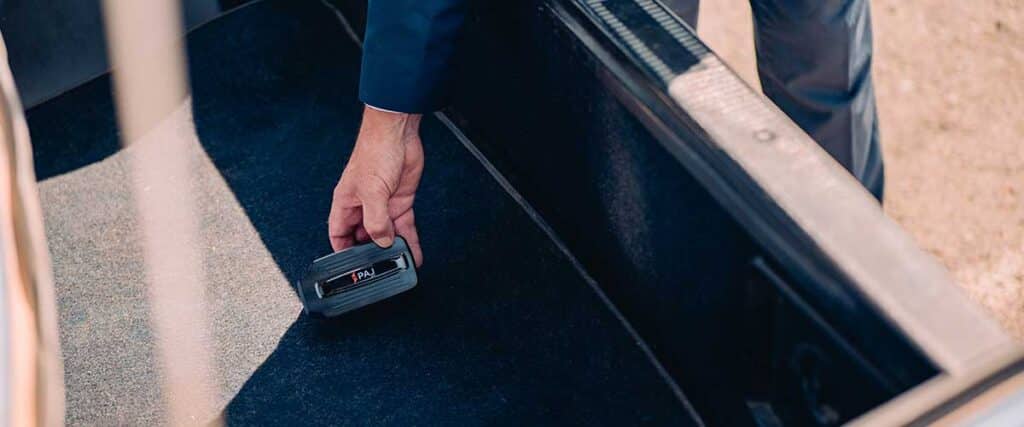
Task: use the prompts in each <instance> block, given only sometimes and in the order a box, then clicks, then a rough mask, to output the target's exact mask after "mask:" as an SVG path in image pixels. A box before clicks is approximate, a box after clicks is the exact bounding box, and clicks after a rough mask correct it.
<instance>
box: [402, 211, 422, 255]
mask: <svg viewBox="0 0 1024 427" xmlns="http://www.w3.org/2000/svg"><path fill="white" fill-rule="evenodd" d="M395 230H396V231H397V232H398V235H399V236H402V237H403V238H404V239H405V243H406V244H408V245H409V251H410V252H412V258H413V260H414V261H415V262H416V266H417V267H419V266H422V265H423V249H422V248H420V235H419V233H417V232H416V218H415V215H413V212H412V209H409V210H408V211H405V213H403V214H402V215H400V216H399V217H398V218H395Z"/></svg>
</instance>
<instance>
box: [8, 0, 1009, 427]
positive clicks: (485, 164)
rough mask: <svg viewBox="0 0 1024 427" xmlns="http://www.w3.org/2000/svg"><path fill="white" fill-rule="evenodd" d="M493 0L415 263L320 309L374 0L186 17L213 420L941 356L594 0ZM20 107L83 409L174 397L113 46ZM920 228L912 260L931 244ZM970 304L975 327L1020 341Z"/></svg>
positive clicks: (738, 377) (823, 407)
mask: <svg viewBox="0 0 1024 427" xmlns="http://www.w3.org/2000/svg"><path fill="white" fill-rule="evenodd" d="M500 3H503V4H500V5H499V4H490V5H477V6H475V7H474V9H473V10H472V11H471V15H470V16H471V19H470V22H469V24H468V28H467V30H466V37H464V40H465V41H464V49H463V54H462V56H461V58H462V63H461V64H460V66H459V67H458V71H457V75H456V81H457V82H458V83H459V84H457V85H456V87H457V89H456V91H455V92H456V93H455V94H454V96H453V102H452V104H451V105H452V106H451V107H450V108H449V109H448V110H446V111H445V112H444V113H443V114H437V115H433V116H430V117H428V118H426V119H425V120H424V125H423V135H422V137H423V144H424V147H425V150H426V170H425V173H424V176H423V181H422V183H421V187H420V190H419V193H418V197H417V200H416V215H417V218H416V219H417V225H418V229H419V231H420V234H421V240H422V241H423V249H424V253H425V264H424V266H423V267H422V269H421V270H420V272H419V273H420V279H419V285H418V286H417V287H416V288H415V289H414V290H412V291H410V292H408V293H405V294H403V295H400V296H398V297H395V298H393V299H391V300H388V301H385V302H382V303H380V304H376V305H374V306H371V307H368V308H366V309H363V310H360V311H358V312H355V313H351V314H349V315H346V316H343V317H342V318H339V319H337V320H333V321H330V322H317V321H314V320H312V319H310V318H308V317H307V316H305V315H303V314H301V313H300V311H301V309H300V304H299V302H298V299H297V297H296V295H295V290H294V284H295V283H296V282H297V281H298V280H299V278H300V276H301V274H302V272H303V270H304V269H305V267H306V266H307V265H308V264H309V263H310V262H311V261H312V260H313V259H315V258H317V257H319V256H321V255H323V254H325V253H327V252H329V251H330V246H329V242H328V239H327V232H326V224H325V220H326V218H327V213H328V211H329V209H330V197H331V194H332V190H333V187H334V185H335V183H336V181H337V179H338V177H339V175H340V173H341V170H342V168H343V166H344V163H345V160H346V159H347V157H348V155H349V154H350V152H351V149H352V144H353V141H354V139H355V136H356V132H357V130H358V127H359V120H360V112H361V111H362V108H363V106H362V104H361V103H360V102H359V100H358V98H357V94H356V90H357V83H358V75H359V62H360V61H359V58H360V50H359V44H358V40H355V39H353V38H352V37H351V34H352V33H353V32H352V31H350V30H351V29H352V28H353V26H354V28H355V33H359V28H360V22H361V20H362V17H361V6H360V4H359V3H358V2H344V3H342V2H339V4H338V5H336V7H338V8H340V11H339V10H337V9H335V6H332V5H330V4H328V3H321V2H316V1H273V0H268V1H261V2H255V3H250V4H247V5H244V6H241V7H239V8H237V9H234V10H233V11H231V12H229V13H226V14H224V15H223V16H221V17H219V18H217V19H215V20H213V21H211V22H208V23H206V24H204V25H202V26H200V27H198V28H197V29H194V30H192V31H191V32H190V33H189V34H188V36H187V47H188V62H189V78H190V80H191V87H192V92H191V97H190V98H189V99H186V100H183V102H182V104H181V106H180V107H179V108H178V110H176V111H173V112H171V113H170V114H169V115H168V118H167V119H166V120H165V123H164V125H166V126H171V127H174V128H180V129H184V130H185V131H184V132H183V133H182V134H183V135H187V137H185V138H182V139H181V141H180V143H181V144H185V145H186V148H185V151H186V152H187V153H188V155H189V159H188V161H189V165H190V166H189V167H190V176H187V177H168V179H174V180H177V181H178V182H180V184H181V191H189V192H192V193H193V194H194V195H195V196H194V197H195V199H196V200H197V201H198V203H197V211H196V212H195V216H196V221H197V224H198V227H199V232H200V233H199V234H200V235H199V236H198V239H197V241H196V246H197V247H196V248H195V250H196V251H197V253H198V254H199V257H200V259H201V260H202V267H203V274H202V280H203V283H202V288H203V289H204V294H203V295H202V297H201V301H202V309H203V312H204V313H205V316H206V317H205V319H181V322H182V325H183V329H184V330H188V328H190V327H192V326H196V325H198V326H196V327H204V328H206V329H207V330H208V331H209V333H208V334H207V340H208V341H207V342H205V345H204V348H205V349H206V351H207V352H208V357H209V359H210V360H211V361H212V372H213V374H214V375H213V376H214V378H211V379H210V384H211V385H210V387H211V390H208V392H209V394H210V395H211V396H213V398H214V400H215V402H214V405H213V406H214V407H215V408H217V409H218V411H219V412H218V413H196V414H192V415H193V416H194V417H195V419H196V421H197V422H202V421H206V420H212V419H215V418H218V417H220V418H221V419H222V420H223V421H226V422H227V423H229V424H247V425H248V424H282V423H295V422H300V421H301V422H303V423H306V424H356V425H363V424H395V425H409V424H452V425H464V424H608V425H621V424H656V425H664V424H674V425H678V424H682V425H700V424H701V423H702V422H707V423H710V424H724V423H734V424H746V425H775V424H777V423H780V422H781V423H785V424H817V425H831V424H836V423H840V422H843V421H848V420H850V419H852V418H854V417H856V416H858V415H861V414H864V413H865V412H867V411H869V410H870V409H871V408H873V407H875V406H877V405H879V404H881V403H883V402H885V401H886V400H888V399H890V398H892V397H893V396H896V395H898V394H899V393H901V392H903V391H905V390H907V389H909V388H911V387H914V386H916V385H918V384H920V383H921V382H923V381H925V380H926V379H928V378H930V377H932V376H934V375H935V374H937V373H939V372H941V371H943V370H945V369H946V368H947V367H946V366H943V364H944V363H946V362H945V361H946V359H941V358H940V357H938V356H935V354H934V353H931V351H932V349H933V348H934V346H933V347H928V345H926V344H925V345H923V344H921V343H919V342H918V341H916V340H915V339H914V337H913V336H912V335H913V334H912V333H911V332H913V331H910V330H908V328H907V327H906V326H905V325H901V324H899V323H898V322H897V321H896V320H894V318H895V319H897V320H899V319H901V318H904V317H901V316H896V315H893V314H892V312H891V311H888V312H887V311H886V308H887V307H888V306H881V307H880V305H879V304H880V303H878V302H877V301H875V300H874V299H873V297H872V295H873V294H871V293H870V292H869V291H865V290H864V289H862V288H861V287H860V286H861V285H860V283H861V282H860V281H858V279H857V278H856V277H852V276H850V275H847V274H844V271H845V270H844V267H846V265H845V264H844V261H843V260H842V259H838V260H837V259H836V257H834V256H833V255H832V254H831V253H830V252H829V251H827V250H825V249H826V248H823V247H822V243H821V242H820V241H819V240H815V239H817V238H819V237H820V235H819V234H818V233H815V232H814V231H815V230H813V229H810V227H809V226H808V225H806V224H805V223H801V222H800V221H796V220H793V221H789V220H788V218H789V217H788V216H785V215H784V214H786V213H787V212H789V211H787V209H788V208H787V207H786V206H781V204H777V203H775V201H774V199H773V198H772V194H770V191H768V190H764V189H762V188H761V187H758V186H757V185H753V184H743V185H746V187H743V186H741V185H740V184H736V182H737V181H728V179H731V178H729V177H731V176H739V175H741V172H744V171H745V169H744V167H743V166H742V165H739V166H735V168H736V169H735V170H730V169H722V168H718V169H714V170H713V171H712V172H709V170H710V169H709V170H705V169H701V167H697V166H694V164H696V163H691V162H688V161H687V160H685V158H688V157H686V156H691V157H693V158H698V157H701V156H706V157H707V158H717V157H715V156H721V157H722V158H726V157H728V156H725V155H723V154H722V153H726V154H728V153H727V150H725V149H722V148H716V147H715V146H714V145H713V144H712V143H713V142H714V141H713V138H710V137H708V133H709V132H705V131H702V130H700V129H699V126H697V124H695V123H693V122H686V121H681V122H680V123H676V124H675V125H676V126H679V127H678V128H673V127H671V126H669V127H666V126H664V123H662V122H659V121H658V120H653V119H651V117H654V116H657V115H658V114H661V112H659V111H653V112H652V111H651V110H650V106H651V105H662V104H664V103H665V102H666V100H667V99H668V94H667V92H665V91H663V90H660V89H657V88H656V87H654V86H652V85H647V86H644V85H640V86H637V84H638V83H637V82H640V83H643V82H648V83H649V82H650V81H651V80H650V79H648V77H646V76H647V75H646V74H644V72H643V70H642V69H636V70H634V69H631V68H630V64H632V63H633V62H632V61H633V58H631V57H629V56H628V55H624V56H615V55H619V54H615V55H611V56H608V55H609V53H608V52H610V51H609V50H608V49H610V48H609V46H611V47H616V46H619V45H618V44H616V43H614V42H608V41H607V40H605V39H602V38H601V37H602V35H604V36H607V34H606V33H605V32H604V30H602V29H601V28H600V27H595V26H593V25H594V24H592V23H590V22H591V21H588V20H587V19H586V18H587V17H588V16H589V15H586V14H582V13H580V11H579V10H583V9H582V6H580V8H581V9H579V10H577V9H572V7H570V6H566V5H571V4H573V3H572V2H558V1H554V2H538V3H536V4H533V3H532V2H523V3H519V2H500ZM608 3H609V5H611V4H612V3H623V4H624V3H626V2H608ZM640 3H642V2H637V4H640ZM651 4H654V3H651ZM609 7H610V6H609ZM652 7H659V8H660V6H658V5H656V4H655V6H652ZM638 10H640V9H636V10H633V9H629V8H628V7H626V6H623V8H621V9H616V10H614V11H613V12H615V13H619V14H620V15H621V16H623V17H627V16H636V14H637V13H639V12H637V11H638ZM340 18H347V20H346V19H340ZM350 23H351V25H350ZM655 32H657V31H655ZM662 33H664V34H662ZM662 33H658V34H642V33H641V34H640V37H641V38H644V37H655V38H656V37H662V36H665V35H666V34H668V35H670V36H673V35H672V34H671V32H670V31H667V30H664V31H662ZM673 37H674V36H673ZM608 39H609V40H612V39H613V38H612V37H610V36H609V37H608ZM672 55H676V54H672ZM708 55H709V57H711V56H713V55H710V53H708ZM702 59H703V58H700V57H692V58H686V57H677V62H678V63H680V64H683V65H681V66H684V67H691V66H693V64H696V63H701V61H702ZM686 61H691V62H692V63H693V64H691V63H687V62H686ZM687 64H689V65H687ZM616 67H619V68H616ZM623 70H625V71H623ZM730 75H731V74H730ZM623 76H626V77H625V78H624V77H623ZM733 77H734V76H733ZM652 88H654V89H652ZM659 90H660V92H659ZM652 94H653V95H652ZM759 102H764V101H759ZM669 113H671V114H679V112H678V111H676V110H671V109H670V111H668V113H665V114H669ZM27 119H28V123H29V126H30V130H31V136H32V139H33V144H34V154H35V163H36V172H37V175H38V177H39V189H40V195H41V200H42V204H43V207H44V210H45V224H46V231H47V235H48V239H49V246H50V251H51V253H52V257H53V260H54V269H55V279H56V287H57V289H56V290H57V298H58V306H59V310H60V323H61V325H60V338H61V341H62V346H63V350H64V364H65V382H66V388H67V393H66V398H67V420H68V423H69V424H96V423H106V422H111V421H113V422H124V423H128V422H130V423H133V424H141V423H146V424H149V423H155V422H158V421H160V420H162V419H164V417H165V416H166V415H165V412H166V406H165V404H164V402H163V399H164V396H163V395H162V394H161V393H162V392H161V383H162V381H163V380H164V378H163V377H162V373H161V371H160V368H159V363H158V360H157V355H156V354H157V352H156V351H155V350H154V348H155V344H154V342H156V341H157V340H159V339H161V338H162V337H160V336H157V335H156V334H155V333H154V332H153V331H152V328H151V327H150V321H151V319H150V316H151V314H150V313H151V304H155V303H158V302H156V301H151V300H150V299H149V294H148V293H147V272H146V270H145V265H144V263H143V262H141V259H142V258H143V249H142V245H141V243H140V242H141V239H142V238H143V231H142V230H141V227H140V225H139V220H138V218H137V213H136V212H135V210H134V207H135V205H134V204H133V193H132V187H131V186H130V185H127V184H126V183H127V182H129V181H130V180H131V174H132V169H131V168H130V167H129V165H130V163H131V162H132V160H133V158H134V157H135V156H138V155H140V153H142V152H144V151H145V150H152V149H154V148H153V147H151V146H147V145H146V144H138V145H132V146H130V147H127V148H123V147H121V145H120V144H119V140H118V138H119V131H118V127H117V122H116V116H115V111H114V101H113V98H112V93H111V80H110V76H109V74H104V75H100V76H99V77H96V78H94V79H92V80H89V81H87V82H85V83H83V84H81V85H78V86H77V87H75V88H74V89H72V90H69V91H66V92H63V93H61V94H60V95H59V96H56V97H54V98H51V99H49V100H46V101H45V102H42V103H39V104H38V105H35V106H34V107H32V108H31V109H29V111H28V112H27ZM694 120H696V119H694ZM168 123H169V124H168ZM659 123H661V124H660V125H659ZM659 126H661V127H659ZM193 130H194V132H193ZM666 135H668V136H666ZM669 136H671V137H675V138H681V139H684V140H686V141H690V143H692V144H693V146H696V147H703V148H699V149H697V150H696V151H693V152H686V153H682V152H679V151H674V149H673V148H672V146H671V145H666V143H665V141H666V139H670V138H669ZM708 141H711V142H708ZM701 150H704V151H701ZM680 153H682V154H680ZM687 153H689V154H687ZM833 169H834V170H833ZM833 169H828V170H827V172H828V173H829V174H839V173H841V172H840V171H839V170H838V167H837V166H833ZM716 174H720V175H722V176H725V177H726V178H723V179H725V180H726V182H728V183H731V184H730V185H731V186H730V185H725V184H716V183H717V182H719V181H716V180H715V179H714V178H715V177H717V176H718V175H716ZM730 174H731V175H730ZM744 176H745V175H744ZM836 176H839V175H836ZM709 177H710V178H709ZM831 177H832V175H827V176H825V178H828V179H831ZM737 179H738V178H737ZM843 179H846V178H845V177H844V178H843ZM755 181H756V180H755ZM840 181H841V182H840V184H842V185H845V186H849V187H851V188H852V186H853V184H851V183H850V182H848V181H852V180H848V181H842V180H840ZM755 184H756V182H755ZM726 187H728V188H731V189H732V190H730V191H732V193H729V192H727V191H726V190H725V188H726ZM737 188H739V189H738V190H737ZM844 188H845V187H844ZM850 191H853V190H850ZM857 191H860V190H857ZM733 193H736V194H739V196H728V197H727V196H723V194H733ZM858 194H859V193H858ZM730 197H732V198H730ZM858 197H863V199H864V202H863V203H868V202H867V200H868V196H866V193H865V195H863V196H858ZM737 200H745V201H747V202H746V203H747V204H743V203H740V202H738V201H737ZM860 200H861V199H857V201H858V203H861V202H860ZM751 203H753V204H752V205H751ZM751 206H753V208H751ZM780 212H781V213H780ZM752 218H753V219H752ZM779 218H787V220H786V221H783V220H779ZM776 220H777V221H781V222H778V223H776V222H773V221H776ZM868 220H869V224H868V226H867V228H871V227H875V225H876V224H875V222H881V221H882V220H881V215H880V214H877V218H875V217H870V218H869V219H868ZM758 221H760V222H758ZM787 221H788V222H787ZM871 221H875V222H871ZM777 224H783V225H782V226H779V225H777ZM809 229H810V231H809ZM765 230H769V231H765ZM771 230H774V231H771ZM779 230H781V231H779ZM888 230H889V229H888V228H885V229H884V231H886V232H888ZM772 233H778V235H776V234H772ZM765 236H770V237H765ZM771 236H774V237H771ZM779 236H781V237H779ZM808 236H810V237H808ZM773 239H774V240H773ZM787 239H789V240H792V241H796V242H801V244H803V246H800V245H797V246H796V249H793V248H794V247H793V246H784V245H776V244H775V243H774V242H778V241H789V240H787ZM846 244H849V245H853V244H854V243H846ZM882 246H883V249H880V250H882V251H885V250H886V249H885V247H884V245H882ZM780 248H789V249H788V250H789V251H790V252H786V251H785V250H783V249H780ZM842 248H843V247H842V246H840V249H842ZM851 251H852V250H851ZM907 251H908V252H906V253H903V252H894V253H895V254H896V255H897V257H896V259H894V260H893V261H894V264H898V266H897V267H894V268H904V269H906V270H907V271H916V270H915V266H916V265H917V264H916V263H918V262H919V259H920V258H919V257H917V255H916V252H914V251H916V249H913V248H909V249H907ZM907 253H909V254H910V255H906V254H907ZM794 254H796V255H794ZM920 268H922V269H924V270H925V271H930V270H928V268H931V267H930V266H926V267H920ZM887 277H898V276H891V275H890V276H887ZM894 286H901V285H899V284H896V285H894ZM935 286H939V287H940V288H941V289H940V291H937V293H938V294H941V295H945V294H944V293H943V292H946V287H948V286H950V285H949V284H948V283H939V284H938V285H935ZM968 311H969V310H968ZM962 316H964V317H957V315H954V316H953V318H954V319H959V318H969V319H971V321H972V322H973V321H974V319H975V318H976V315H975V314H974V312H973V311H969V312H968V313H967V314H963V315H962ZM979 319H980V318H979ZM978 322H980V323H984V321H983V320H979V321H978ZM971 325H973V323H971ZM974 330H975V331H979V330H980V331H982V332H981V333H977V334H975V335H974V339H976V340H978V341H977V342H978V343H979V344H978V347H979V349H984V348H989V347H986V346H988V345H989V344H991V343H992V342H999V343H1001V342H1002V341H1001V340H1002V339H1003V337H1002V336H1001V335H1000V334H999V333H997V332H992V331H994V329H990V328H989V327H988V326H987V324H985V325H982V326H980V327H978V328H977V329H974ZM940 347H941V346H940ZM979 351H981V350H979Z"/></svg>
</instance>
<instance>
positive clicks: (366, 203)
mask: <svg viewBox="0 0 1024 427" xmlns="http://www.w3.org/2000/svg"><path fill="white" fill-rule="evenodd" d="M420 118H421V116H420V115H418V114H402V113H389V112H384V111H378V110H375V109H372V108H369V107H367V108H365V109H364V110H363V123H362V126H361V127H360V129H359V137H358V138H356V146H355V149H354V150H353V151H352V157H350V158H349V159H348V165H346V166H345V171H344V172H343V173H342V174H341V180H339V181H338V185H337V186H336V187H334V201H333V203H332V204H331V214H330V216H329V217H328V219H327V231H328V233H329V235H330V238H331V247H332V248H334V250H335V251H340V250H342V249H345V248H348V247H351V246H353V245H355V244H356V243H364V242H367V241H370V240H373V241H374V243H376V244H377V246H381V247H388V246H391V243H392V242H394V239H395V233H396V232H397V233H398V235H400V236H402V237H404V238H405V241H406V242H407V243H408V244H409V249H410V250H411V251H412V255H413V258H415V260H416V265H417V266H418V265H420V264H422V263H423V252H422V250H421V249H420V239H419V235H417V234H416V224H415V218H414V216H413V211H412V204H413V199H415V197H416V187H417V186H419V183H420V175H421V174H422V173H423V145H422V144H420V137H419V127H420Z"/></svg>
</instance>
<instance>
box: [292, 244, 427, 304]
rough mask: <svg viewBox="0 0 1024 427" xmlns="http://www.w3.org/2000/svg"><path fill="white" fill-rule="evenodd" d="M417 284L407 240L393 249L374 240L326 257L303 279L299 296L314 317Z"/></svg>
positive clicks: (399, 291) (401, 290)
mask: <svg viewBox="0 0 1024 427" xmlns="http://www.w3.org/2000/svg"><path fill="white" fill-rule="evenodd" d="M414 286H416V264H415V263H414V262H413V258H412V253H411V252H409V246H408V245H407V244H406V243H405V239H403V238H401V237H400V236H395V242H394V243H393V244H392V245H391V247H389V248H381V247H379V246H377V245H376V244H374V243H373V242H370V243H367V244H363V245H359V246H354V247H351V248H348V249H345V250H343V251H341V252H335V253H333V254H330V255H326V256H323V257H321V258H319V259H317V260H315V261H313V265H311V266H310V267H309V269H308V270H306V275H305V277H303V279H302V280H301V281H300V282H299V286H298V289H299V299H301V300H302V306H303V308H304V309H305V311H306V313H307V314H309V315H310V316H312V317H320V318H324V317H334V316H338V315H341V314H344V313H347V312H349V311H352V310H355V309H357V308H359V307H363V306H366V305H369V304H373V303H375V302H377V301H380V300H382V299H385V298H388V297H391V296H394V295H397V294H399V293H402V292H404V291H407V290H409V289H412V288H413V287H414Z"/></svg>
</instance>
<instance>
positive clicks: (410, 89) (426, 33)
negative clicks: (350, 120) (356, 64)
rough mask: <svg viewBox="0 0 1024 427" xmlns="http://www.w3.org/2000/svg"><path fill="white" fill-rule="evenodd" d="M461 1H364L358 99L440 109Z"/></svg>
mask: <svg viewBox="0 0 1024 427" xmlns="http://www.w3.org/2000/svg"><path fill="white" fill-rule="evenodd" d="M465 2H466V0H369V8H368V10H367V17H366V35H365V37H364V42H363V65H362V74H361V77H360V81H359V99H360V100H362V101H363V102H364V103H366V104H369V105H372V106H374V107H377V108H383V109H387V110H392V111H400V112H405V113H426V112H431V111H434V110H436V109H438V108H440V107H441V106H442V104H443V102H444V97H445V94H446V92H447V89H448V86H449V80H450V73H449V71H450V70H449V68H450V67H451V62H452V54H453V53H454V51H455V38H456V36H457V35H458V32H459V28H460V27H461V26H462V22H463V20H464V18H465V13H466V12H465V9H466V4H465Z"/></svg>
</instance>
